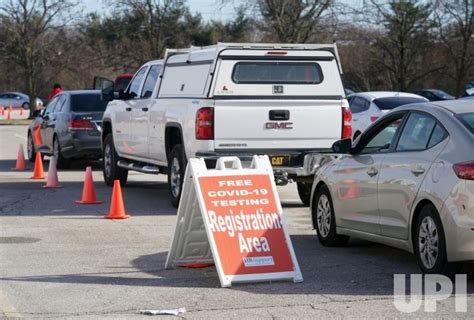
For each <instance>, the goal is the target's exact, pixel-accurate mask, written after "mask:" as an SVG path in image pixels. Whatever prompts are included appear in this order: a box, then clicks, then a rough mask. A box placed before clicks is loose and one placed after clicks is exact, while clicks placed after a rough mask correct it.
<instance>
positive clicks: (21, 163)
mask: <svg viewBox="0 0 474 320" xmlns="http://www.w3.org/2000/svg"><path fill="white" fill-rule="evenodd" d="M12 170H16V171H23V170H26V163H25V155H24V154H23V145H22V144H20V146H19V147H18V155H17V156H16V166H15V168H13V169H12Z"/></svg>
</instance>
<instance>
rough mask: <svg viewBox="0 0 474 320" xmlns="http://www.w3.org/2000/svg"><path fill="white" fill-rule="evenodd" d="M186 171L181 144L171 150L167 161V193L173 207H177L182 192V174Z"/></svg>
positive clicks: (184, 156)
mask: <svg viewBox="0 0 474 320" xmlns="http://www.w3.org/2000/svg"><path fill="white" fill-rule="evenodd" d="M185 171H186V155H185V154H184V148H183V146H182V145H181V144H177V145H175V146H174V147H173V150H171V153H170V155H169V161H168V192H169V196H170V201H171V204H172V205H173V207H175V208H177V207H178V206H179V200H180V199H181V193H182V191H183V181H184V173H185Z"/></svg>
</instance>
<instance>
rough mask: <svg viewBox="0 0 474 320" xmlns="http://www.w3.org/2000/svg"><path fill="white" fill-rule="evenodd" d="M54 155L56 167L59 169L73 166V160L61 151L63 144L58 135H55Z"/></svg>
mask: <svg viewBox="0 0 474 320" xmlns="http://www.w3.org/2000/svg"><path fill="white" fill-rule="evenodd" d="M53 155H54V156H55V157H56V167H57V168H58V169H68V168H69V167H70V166H71V160H70V159H66V158H64V157H63V155H62V153H61V146H60V145H59V139H58V137H57V136H54V140H53Z"/></svg>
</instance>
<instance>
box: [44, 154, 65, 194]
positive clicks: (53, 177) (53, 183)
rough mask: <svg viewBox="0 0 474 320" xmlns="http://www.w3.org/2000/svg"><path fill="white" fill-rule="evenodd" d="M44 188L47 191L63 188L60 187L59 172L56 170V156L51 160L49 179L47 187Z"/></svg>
mask: <svg viewBox="0 0 474 320" xmlns="http://www.w3.org/2000/svg"><path fill="white" fill-rule="evenodd" d="M43 188H46V189H51V188H62V187H61V186H60V185H59V179H58V170H57V169H56V157H55V156H52V157H51V158H50V159H49V167H48V179H47V180H46V185H44V186H43Z"/></svg>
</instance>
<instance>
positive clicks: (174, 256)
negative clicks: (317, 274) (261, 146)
mask: <svg viewBox="0 0 474 320" xmlns="http://www.w3.org/2000/svg"><path fill="white" fill-rule="evenodd" d="M249 175H267V176H268V177H269V180H270V185H271V189H272V191H273V196H274V199H273V200H274V201H275V205H276V209H277V214H278V215H279V217H280V223H281V227H282V230H281V232H283V234H284V239H285V242H286V243H285V245H286V246H287V248H288V251H289V254H290V256H291V262H292V264H293V271H284V272H270V273H251V274H238V275H229V274H225V273H224V268H223V266H222V262H221V259H220V257H219V251H218V248H217V245H216V242H215V239H214V234H213V232H212V230H211V229H210V221H209V218H208V215H207V213H206V212H207V208H206V205H205V201H204V197H203V195H202V190H201V185H200V182H199V178H201V177H219V176H235V177H238V176H249ZM198 211H199V212H198ZM282 212H283V210H282V207H281V203H280V200H279V197H278V192H277V188H276V185H275V182H274V177H273V169H272V166H271V164H270V160H269V158H268V156H253V159H252V163H251V165H250V168H242V163H241V161H240V159H239V158H237V157H223V158H219V159H218V160H217V163H216V169H207V167H206V164H205V161H204V159H190V160H189V163H188V166H187V169H186V174H185V180H184V183H183V191H182V198H181V201H180V204H179V208H178V214H177V222H176V228H175V233H174V235H173V238H172V243H171V247H170V251H169V253H168V257H167V260H166V268H167V269H170V268H172V267H174V266H179V265H183V264H195V263H210V262H214V264H215V266H216V270H217V273H218V275H219V280H220V283H221V286H222V287H230V286H231V285H232V283H246V282H262V281H272V280H293V282H302V281H303V276H302V274H301V270H300V268H299V265H298V261H297V259H296V255H295V252H294V249H293V245H292V242H291V238H290V235H289V233H288V229H287V227H286V223H285V219H284V217H283V214H282ZM200 219H201V220H200ZM205 222H206V223H205ZM203 227H204V228H203ZM193 241H194V243H193Z"/></svg>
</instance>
